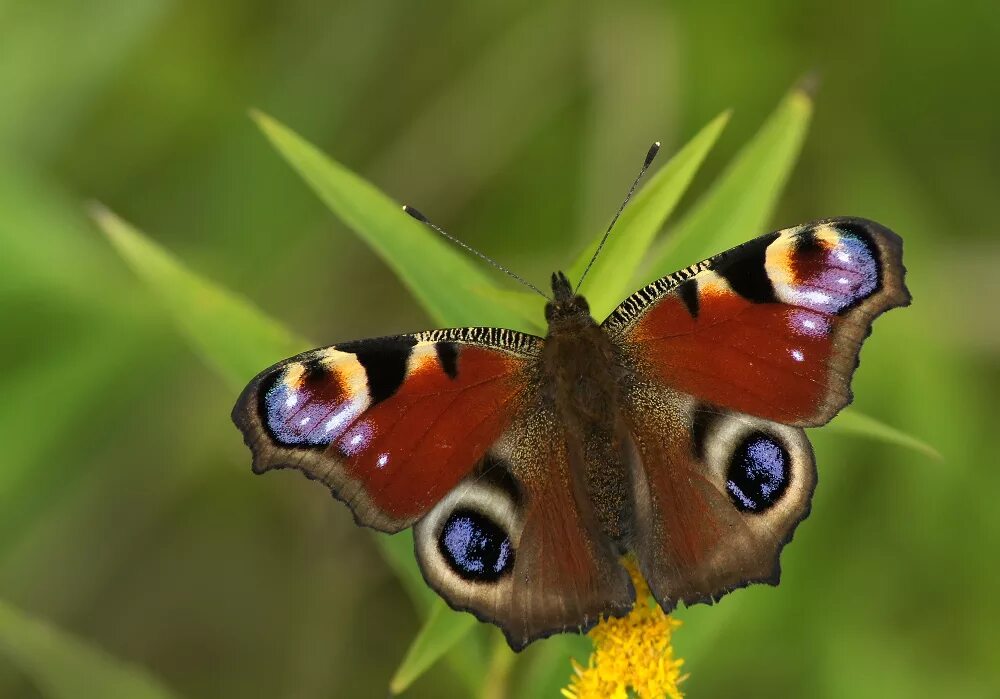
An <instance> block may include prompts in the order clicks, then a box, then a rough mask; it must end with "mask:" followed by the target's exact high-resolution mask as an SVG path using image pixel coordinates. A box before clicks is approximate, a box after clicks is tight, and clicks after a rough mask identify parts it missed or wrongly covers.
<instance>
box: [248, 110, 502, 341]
mask: <svg viewBox="0 0 1000 699" xmlns="http://www.w3.org/2000/svg"><path fill="white" fill-rule="evenodd" d="M253 118H254V120H255V121H256V122H257V125H258V126H259V127H260V128H261V130H262V131H263V132H264V134H265V135H266V136H267V137H268V139H269V140H270V141H271V143H272V145H273V146H274V147H275V148H276V149H277V150H278V152H279V153H281V155H282V156H283V157H284V158H285V160H287V161H288V163H289V164H290V165H291V166H292V167H293V168H295V170H296V171H297V172H298V173H299V174H300V175H301V176H302V178H303V179H305V181H306V182H307V183H308V184H309V186H310V187H312V189H313V190H314V191H315V192H316V194H317V195H319V197H320V199H322V200H323V201H324V202H325V203H326V205H327V206H329V207H330V209H331V210H332V211H334V212H335V213H336V214H337V215H338V216H339V217H340V218H341V219H342V220H343V221H344V223H346V224H347V225H348V226H349V227H350V228H351V230H353V231H354V232H355V233H356V234H357V235H358V236H359V237H360V238H361V239H362V240H364V241H365V242H366V243H368V245H369V246H370V247H371V248H372V249H373V250H374V251H375V252H376V253H377V254H378V255H379V256H380V257H381V258H382V259H383V260H384V261H385V262H386V264H388V265H389V266H390V267H391V268H392V269H393V271H395V273H396V274H397V275H398V276H399V278H400V279H401V280H402V281H403V283H404V284H406V286H407V288H409V290H410V291H411V292H412V293H413V295H414V297H415V298H416V299H417V300H418V301H419V302H420V303H421V305H423V307H424V308H425V309H426V310H427V312H428V313H429V314H430V315H431V317H432V318H433V319H434V320H435V321H436V322H438V323H441V324H443V325H511V317H510V311H509V309H506V308H500V307H497V306H496V304H493V303H490V301H489V299H488V297H485V296H483V295H481V294H471V293H469V290H470V289H472V288H484V287H485V288H490V287H492V286H494V285H493V284H491V282H490V278H489V277H488V276H487V275H486V272H485V271H484V269H483V267H482V266H481V265H480V263H478V261H476V260H475V259H473V258H472V257H470V256H469V255H468V254H467V253H465V252H462V251H460V250H458V249H457V248H456V247H455V246H454V245H453V244H452V243H450V242H447V241H445V240H444V239H442V238H441V237H440V236H439V235H438V234H437V233H435V232H433V231H432V230H430V229H429V228H428V227H427V226H425V225H424V224H422V223H420V222H418V221H416V220H414V219H413V218H411V217H410V216H407V215H406V214H405V213H404V212H403V211H402V208H401V207H400V206H399V205H398V204H397V203H396V202H394V201H392V200H391V199H390V198H389V197H387V196H386V195H385V194H383V193H382V192H380V191H379V190H378V189H377V188H375V187H374V186H373V185H372V184H370V183H368V182H366V181H365V180H364V179H362V178H361V177H359V176H358V175H356V174H354V173H353V172H351V171H350V170H348V169H347V168H345V167H344V166H342V165H340V164H339V163H336V162H334V161H333V160H331V159H330V158H328V157H326V156H325V155H324V154H323V153H321V152H320V151H319V150H318V149H317V148H316V147H315V146H313V145H312V144H310V143H308V142H307V141H305V140H304V139H302V138H301V137H300V136H298V135H297V134H295V133H294V132H293V131H291V130H290V129H289V128H288V127H286V126H284V125H283V124H281V123H279V122H278V121H276V120H275V119H273V118H271V117H269V116H267V115H266V114H262V113H260V112H254V113H253Z"/></svg>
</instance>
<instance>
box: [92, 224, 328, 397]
mask: <svg viewBox="0 0 1000 699" xmlns="http://www.w3.org/2000/svg"><path fill="white" fill-rule="evenodd" d="M92 213H93V216H94V220H95V221H96V222H97V225H98V226H100V227H101V229H102V230H103V231H104V232H105V234H107V236H108V239H109V240H110V241H111V243H112V245H113V246H114V247H115V249H116V250H117V251H118V252H119V254H121V256H122V257H123V258H125V261H126V262H128V264H129V266H131V267H132V269H133V270H134V271H135V273H136V274H137V275H138V276H139V278H140V279H142V280H143V281H144V282H146V284H147V285H148V286H149V288H150V289H152V291H153V292H154V293H155V294H156V295H157V296H158V297H159V298H160V300H161V301H162V302H163V303H164V305H165V306H166V307H167V309H168V310H169V311H170V313H171V315H172V316H173V319H174V321H175V322H176V324H177V325H178V327H179V328H180V329H181V330H182V331H183V333H184V335H185V337H187V339H188V340H189V341H190V342H191V344H192V345H193V346H194V348H195V349H196V350H197V352H198V353H199V354H200V355H201V356H202V358H203V359H205V361H206V362H208V364H209V365H210V366H212V367H213V368H214V369H215V370H216V371H217V372H218V373H219V375H220V376H222V377H223V378H224V379H225V380H226V382H227V383H228V384H229V386H230V387H232V388H235V389H237V390H239V389H240V388H242V387H243V386H244V385H245V384H246V382H247V381H249V380H250V379H251V378H252V377H253V376H254V375H255V374H256V373H257V372H259V371H260V370H261V369H264V368H265V367H267V366H268V365H270V364H273V363H274V362H276V361H278V360H281V359H284V358H285V357H288V356H290V355H293V354H296V353H298V352H302V351H303V350H306V349H309V348H310V347H311V346H313V345H311V344H310V343H309V342H307V341H306V340H304V339H302V338H299V337H296V336H295V335H294V334H292V333H291V332H290V331H288V330H287V329H285V328H284V327H283V326H282V325H281V324H280V323H278V322H276V321H274V320H272V319H270V318H268V317H267V316H265V315H264V314H263V313H261V312H260V311H259V310H257V308H255V307H254V306H253V305H252V304H251V303H250V302H249V301H247V300H246V299H244V298H242V297H240V296H238V295H237V294H234V293H233V292H231V291H228V290H227V289H223V288H221V287H219V286H217V285H215V284H213V283H212V282H210V281H208V280H206V279H203V278H202V277H200V276H198V275H197V274H195V273H194V272H192V271H190V270H189V269H187V268H186V267H184V266H183V264H181V263H180V262H179V261H178V260H177V259H176V258H175V257H174V256H173V255H171V254H170V253H169V252H167V251H166V250H164V249H163V248H161V247H160V246H159V245H157V244H156V243H154V242H153V241H152V240H150V239H149V238H147V237H146V236H145V235H143V234H142V233H140V232H139V231H137V230H136V229H134V228H132V226H130V225H129V224H128V223H126V222H125V221H123V220H122V219H120V218H118V217H117V216H115V214H113V213H112V212H111V211H109V210H107V209H105V208H104V207H102V206H100V205H95V206H94V207H93V212H92Z"/></svg>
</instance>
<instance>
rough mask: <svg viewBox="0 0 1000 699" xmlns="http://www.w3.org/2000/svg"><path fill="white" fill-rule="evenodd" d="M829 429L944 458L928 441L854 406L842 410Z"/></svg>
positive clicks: (939, 458) (936, 457)
mask: <svg viewBox="0 0 1000 699" xmlns="http://www.w3.org/2000/svg"><path fill="white" fill-rule="evenodd" d="M827 429H829V430H832V431H835V432H846V433H849V434H856V435H859V436H862V437H868V438H870V439H877V440H879V441H881V442H887V443H888V444H895V445H897V446H901V447H905V448H907V449H912V450H913V451H916V452H919V453H921V454H923V455H924V456H929V457H931V458H932V459H937V460H938V461H941V460H943V458H944V457H942V456H941V452H939V451H938V450H937V449H935V448H934V447H932V446H931V445H930V444H928V443H927V442H924V441H922V440H920V439H917V438H916V437H914V436H912V435H909V434H907V433H906V432H903V431H902V430H898V429H896V428H895V427H890V426H889V425H887V424H885V423H884V422H882V421H880V420H877V419H875V418H873V417H871V416H870V415H865V414H864V413H862V412H859V411H857V410H854V409H853V408H847V409H845V410H844V411H842V412H841V413H840V414H839V415H838V416H837V417H836V418H834V420H833V421H832V422H831V423H830V424H829V425H828V426H827Z"/></svg>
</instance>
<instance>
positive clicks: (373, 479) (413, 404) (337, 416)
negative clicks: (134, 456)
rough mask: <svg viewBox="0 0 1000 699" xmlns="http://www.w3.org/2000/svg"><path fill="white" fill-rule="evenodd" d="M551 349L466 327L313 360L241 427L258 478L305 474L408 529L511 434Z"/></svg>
mask: <svg viewBox="0 0 1000 699" xmlns="http://www.w3.org/2000/svg"><path fill="white" fill-rule="evenodd" d="M540 342H541V340H540V339H539V338H536V337H533V336H531V335H525V334H522V333H517V332H513V331H509V330H500V329H494V328H460V329H455V330H439V331H431V332H427V333H419V334H416V335H400V336H395V337H387V338H378V339H373V340H362V341H358V342H349V343H343V344H339V345H334V346H332V347H326V348H321V349H317V350H313V351H310V352H306V353H304V354H301V355H298V356H296V357H292V358H291V359H288V360H285V361H283V362H280V363H279V364H276V365H274V366H273V367H271V368H269V369H266V370H265V371H263V372H261V373H260V374H259V375H258V376H257V377H256V378H255V379H254V380H253V381H251V382H250V384H249V385H248V386H247V387H246V389H245V390H244V391H243V394H242V395H241V396H240V398H239V400H238V402H237V403H236V407H235V408H234V409H233V421H234V422H235V423H236V425H237V426H238V427H239V428H240V430H241V431H242V432H243V437H244V440H245V441H246V443H247V445H248V446H249V447H250V449H251V450H252V451H253V469H254V471H256V472H257V473H262V472H264V471H267V470H270V469H277V468H295V469H299V470H300V471H302V472H303V473H304V474H305V475H306V476H308V477H310V478H314V479H317V480H320V481H322V482H323V483H324V484H326V485H327V486H328V487H329V488H330V490H331V491H332V492H333V494H334V495H335V496H336V497H338V498H340V499H341V500H344V501H345V502H346V503H347V504H348V505H349V506H350V507H351V509H352V511H353V512H354V516H355V518H356V520H357V521H358V523H359V524H363V525H366V526H370V527H374V528H376V529H379V530H381V531H386V532H395V531H399V530H401V529H405V528H406V527H409V526H410V525H412V524H413V523H414V522H415V521H417V520H418V519H419V518H420V517H421V516H423V515H424V514H425V513H426V512H427V511H428V510H429V509H430V508H431V507H432V506H433V505H434V504H435V503H437V502H438V501H439V500H440V499H441V498H442V497H444V496H445V494H446V493H448V492H449V491H450V490H452V489H453V488H454V487H455V485H456V484H457V483H459V481H461V480H462V479H463V478H465V477H466V476H468V475H469V473H470V472H471V471H472V470H473V468H474V467H475V466H476V464H477V463H479V461H480V460H481V459H482V457H483V455H484V454H485V453H486V451H487V449H488V448H489V447H490V445H492V444H493V443H494V442H496V441H497V439H498V438H499V437H500V436H501V435H502V434H503V433H504V432H505V431H506V430H507V428H508V427H509V425H510V423H511V421H512V419H513V417H514V415H515V414H516V413H517V412H518V410H519V408H520V406H521V404H522V401H523V398H524V394H525V391H526V387H527V384H526V380H527V377H528V375H529V374H530V369H531V367H532V366H533V364H534V362H535V361H536V357H537V352H538V346H539V344H540Z"/></svg>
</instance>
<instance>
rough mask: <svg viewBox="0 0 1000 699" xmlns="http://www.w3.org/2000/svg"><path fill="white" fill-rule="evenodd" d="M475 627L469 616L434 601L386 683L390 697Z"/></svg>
mask: <svg viewBox="0 0 1000 699" xmlns="http://www.w3.org/2000/svg"><path fill="white" fill-rule="evenodd" d="M475 625H476V618H475V617H474V616H472V615H471V614H459V613H456V612H453V611H452V610H451V609H449V608H448V607H447V606H446V605H445V603H444V602H442V601H441V600H437V601H436V602H435V603H434V605H433V607H432V608H431V613H430V616H428V617H427V621H426V622H424V626H423V628H421V629H420V633H418V634H417V637H416V638H414V639H413V643H411V644H410V648H409V650H407V651H406V655H405V656H404V657H403V662H402V663H400V665H399V668H398V669H397V670H396V674H395V675H393V678H392V681H391V682H390V683H389V689H390V691H391V692H392V693H393V694H400V693H401V692H403V691H405V690H406V689H407V688H408V687H409V686H410V685H411V684H413V682H414V681H415V680H417V678H419V677H420V676H421V675H422V674H424V673H425V672H426V671H427V670H428V669H430V667H431V666H432V665H434V663H436V662H437V661H438V660H440V659H441V658H442V657H443V656H444V654H445V653H447V652H448V651H449V650H451V648H452V647H454V646H455V645H456V644H457V643H458V642H459V641H461V640H462V637H463V636H465V634H467V633H468V632H469V631H470V630H471V629H472V628H473V627H474V626H475Z"/></svg>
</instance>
